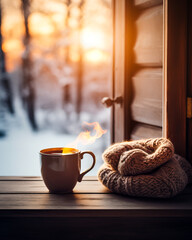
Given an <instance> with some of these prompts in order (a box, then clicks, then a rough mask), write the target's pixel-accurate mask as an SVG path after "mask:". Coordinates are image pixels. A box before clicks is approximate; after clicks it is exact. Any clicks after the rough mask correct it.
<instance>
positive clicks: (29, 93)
mask: <svg viewBox="0 0 192 240" xmlns="http://www.w3.org/2000/svg"><path fill="white" fill-rule="evenodd" d="M21 1H22V10H23V15H24V23H25V37H24V45H25V52H24V54H23V59H22V60H23V61H22V65H23V66H22V69H23V81H22V89H21V95H22V99H23V103H24V106H25V107H26V110H27V114H28V118H29V122H30V124H31V127H32V129H33V130H37V123H36V119H35V87H34V78H33V75H32V65H33V63H32V60H31V50H30V38H31V37H30V33H29V25H28V19H29V15H30V2H31V1H30V0H21Z"/></svg>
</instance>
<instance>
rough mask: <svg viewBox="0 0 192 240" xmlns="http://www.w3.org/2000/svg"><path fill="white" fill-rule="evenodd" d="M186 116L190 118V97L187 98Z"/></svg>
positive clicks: (191, 105) (191, 100) (191, 99)
mask: <svg viewBox="0 0 192 240" xmlns="http://www.w3.org/2000/svg"><path fill="white" fill-rule="evenodd" d="M187 118H192V97H188V98H187Z"/></svg>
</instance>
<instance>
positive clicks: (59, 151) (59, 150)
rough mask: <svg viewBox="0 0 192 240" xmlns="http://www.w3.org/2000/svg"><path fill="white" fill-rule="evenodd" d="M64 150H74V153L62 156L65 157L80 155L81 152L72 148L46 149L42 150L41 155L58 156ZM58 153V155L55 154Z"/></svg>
mask: <svg viewBox="0 0 192 240" xmlns="http://www.w3.org/2000/svg"><path fill="white" fill-rule="evenodd" d="M63 148H68V149H72V150H74V153H73V152H72V153H65V154H62V155H60V156H65V155H75V154H78V153H80V151H79V150H78V149H76V148H71V147H54V148H44V149H42V150H40V152H39V153H40V154H41V155H44V156H58V155H57V153H62V151H63ZM54 153H56V154H54Z"/></svg>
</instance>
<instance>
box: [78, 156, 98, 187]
mask: <svg viewBox="0 0 192 240" xmlns="http://www.w3.org/2000/svg"><path fill="white" fill-rule="evenodd" d="M84 154H90V155H91V156H92V158H93V163H92V165H91V167H90V168H89V169H87V170H86V171H84V172H82V173H81V174H80V175H79V177H78V182H81V181H82V179H83V176H84V175H85V174H86V173H88V172H89V171H90V170H91V169H92V168H93V167H94V166H95V162H96V161H95V154H94V153H92V152H91V151H85V152H81V153H80V158H81V159H82V158H83V155H84Z"/></svg>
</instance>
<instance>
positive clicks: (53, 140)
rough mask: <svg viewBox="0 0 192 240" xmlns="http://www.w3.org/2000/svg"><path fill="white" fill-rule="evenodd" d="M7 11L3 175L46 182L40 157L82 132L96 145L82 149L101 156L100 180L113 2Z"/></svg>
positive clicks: (25, 0)
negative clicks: (41, 176)
mask: <svg viewBox="0 0 192 240" xmlns="http://www.w3.org/2000/svg"><path fill="white" fill-rule="evenodd" d="M0 9H1V32H0V36H1V42H0V50H1V59H0V71H1V77H0V151H1V157H0V165H1V167H0V175H1V176H5V175H7V176H10V175H14V176H17V175H22V176H29V175H33V176H39V175H40V174H41V173H40V158H39V151H40V150H41V149H43V148H48V147H65V146H66V145H69V146H70V144H72V143H74V141H75V140H76V139H77V137H78V136H79V134H80V132H82V131H90V138H91V139H90V144H88V145H84V143H83V142H82V141H81V142H80V141H79V142H78V143H77V146H76V147H77V148H78V149H80V150H91V151H93V152H94V153H95V155H96V160H97V163H96V166H95V167H94V169H93V170H92V171H91V172H90V173H89V175H96V174H97V170H98V168H99V167H100V165H101V164H102V157H101V155H102V152H103V151H104V149H105V148H106V147H107V146H108V145H109V144H110V131H109V129H110V109H106V108H105V107H104V106H103V105H102V104H101V99H102V98H103V97H105V96H108V95H109V94H110V91H111V59H112V58H111V50H112V16H111V3H110V0H97V1H93V0H67V1H62V0H57V1H55V0H48V1H47V0H32V1H30V0H14V1H11V0H1V8H0ZM96 122H97V123H98V124H99V126H100V127H101V128H102V130H103V132H102V133H101V134H100V133H98V132H96V131H95V130H94V126H95V125H97V124H96ZM87 123H89V125H88V124H87ZM99 135H100V138H97V137H98V136H99ZM94 138H95V142H94V143H93V140H94ZM90 164H91V162H90ZM88 165H89V161H88V160H87V161H86V159H84V160H83V161H82V170H83V169H85V168H87V166H88Z"/></svg>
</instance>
